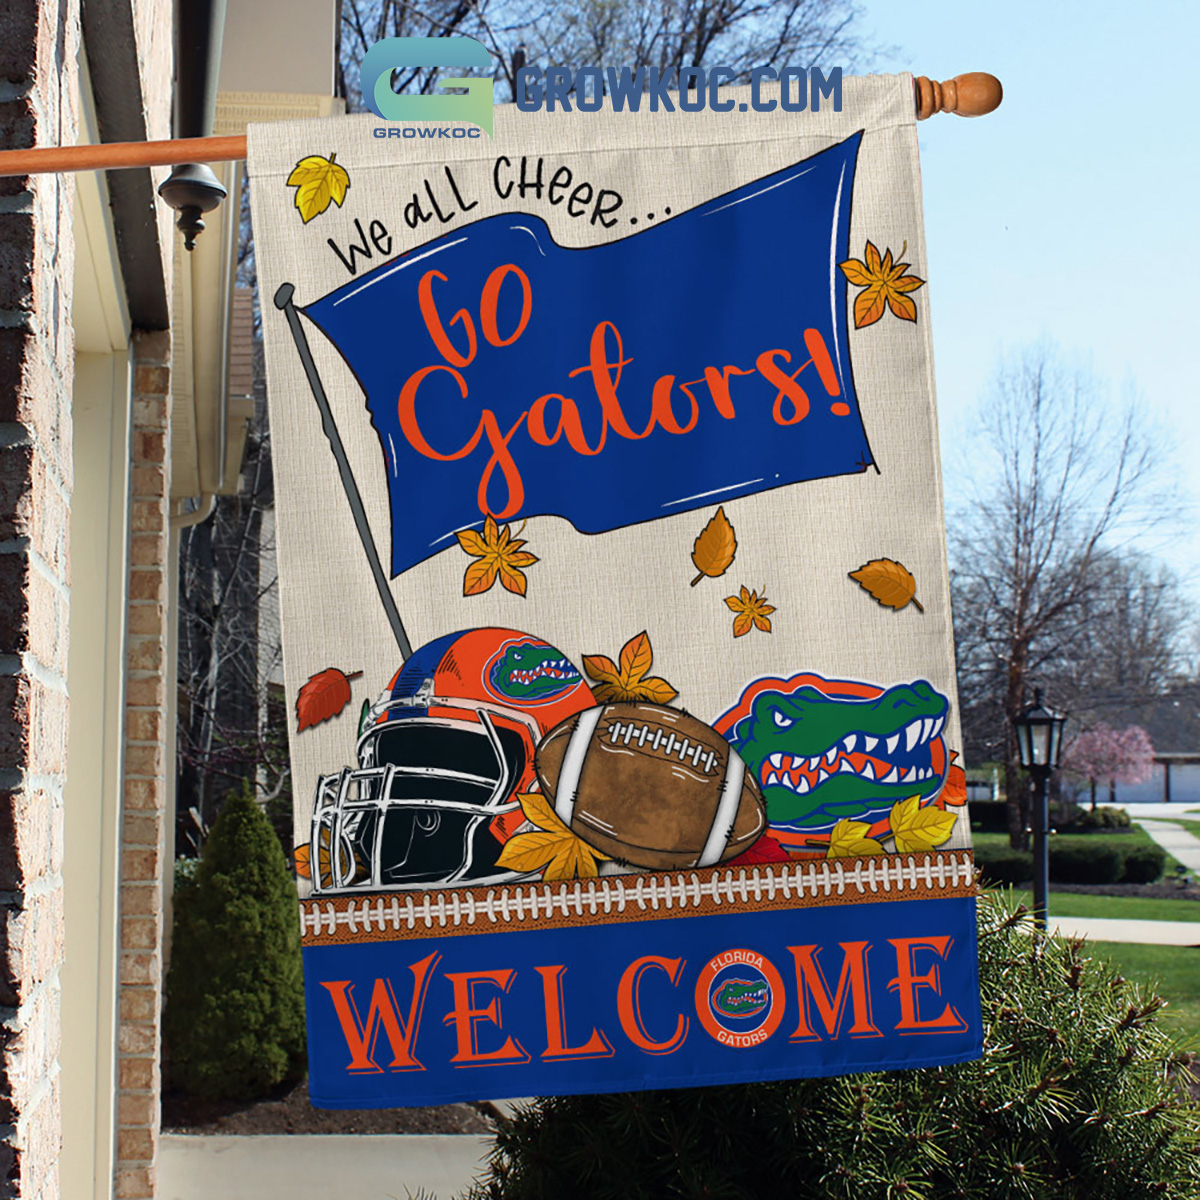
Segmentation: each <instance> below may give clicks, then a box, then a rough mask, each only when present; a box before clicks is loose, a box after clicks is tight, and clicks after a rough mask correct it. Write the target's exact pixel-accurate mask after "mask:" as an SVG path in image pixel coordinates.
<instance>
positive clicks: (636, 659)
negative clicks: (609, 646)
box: [621, 630, 654, 685]
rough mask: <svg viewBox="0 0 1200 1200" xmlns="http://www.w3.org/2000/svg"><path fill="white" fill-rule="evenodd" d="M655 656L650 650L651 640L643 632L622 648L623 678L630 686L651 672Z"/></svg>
mask: <svg viewBox="0 0 1200 1200" xmlns="http://www.w3.org/2000/svg"><path fill="white" fill-rule="evenodd" d="M653 661H654V655H653V653H652V652H651V650H650V639H649V638H648V637H647V636H646V631H645V630H642V632H641V633H639V634H638V635H637V637H633V638H630V639H629V641H627V642H626V643H625V645H624V646H622V647H621V678H622V680H623V681H624V682H625V683H626V684H627V685H628V684H631V683H637V681H638V680H639V679H641V677H642V676H643V675H645V673H646V672H647V671H648V670H650V664H651V663H652V662H653Z"/></svg>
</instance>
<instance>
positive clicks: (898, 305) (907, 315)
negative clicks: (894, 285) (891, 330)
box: [887, 291, 917, 321]
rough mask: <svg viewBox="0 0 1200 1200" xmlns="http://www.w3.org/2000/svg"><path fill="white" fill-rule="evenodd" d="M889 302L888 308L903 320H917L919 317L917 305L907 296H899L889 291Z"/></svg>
mask: <svg viewBox="0 0 1200 1200" xmlns="http://www.w3.org/2000/svg"><path fill="white" fill-rule="evenodd" d="M887 302H888V308H890V309H891V310H892V312H893V313H895V314H896V316H898V317H899V318H900V319H901V320H902V321H915V320H916V319H917V306H916V305H915V304H914V303H913V302H912V301H911V300H910V299H909V298H908V297H907V296H898V295H896V294H894V293H892V292H890V291H889V292H888V298H887Z"/></svg>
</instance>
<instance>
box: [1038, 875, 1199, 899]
mask: <svg viewBox="0 0 1200 1200" xmlns="http://www.w3.org/2000/svg"><path fill="white" fill-rule="evenodd" d="M1022 886H1023V887H1024V888H1025V889H1026V890H1029V889H1032V887H1033V883H1032V881H1030V882H1026V883H1025V884H1023V885H1022ZM1050 891H1051V892H1077V893H1078V894H1080V895H1087V896H1140V897H1143V898H1144V899H1147V900H1195V901H1197V902H1200V885H1197V884H1194V883H1190V884H1188V886H1187V887H1185V888H1181V887H1180V886H1179V884H1178V883H1172V882H1170V881H1169V880H1165V879H1164V880H1163V881H1162V882H1161V883H1051V884H1050Z"/></svg>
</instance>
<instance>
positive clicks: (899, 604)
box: [850, 558, 925, 613]
mask: <svg viewBox="0 0 1200 1200" xmlns="http://www.w3.org/2000/svg"><path fill="white" fill-rule="evenodd" d="M850 578H851V579H853V580H854V581H855V582H856V583H857V584H858V586H859V587H861V588H863V589H864V590H866V591H867V592H869V593H870V594H871V595H872V596H873V597H874V598H875V599H876V600H878V601H879V603H880V604H882V605H883V607H884V608H894V609H896V610H897V611H899V610H900V609H902V608H903V607H904V606H905V605H906V604H908V603H909V602H911V603H912V605H913V607H914V608H915V609H916V610H917V612H922V613H923V612H924V611H925V607H924V605H922V603H921V602H920V600H918V599H917V597H916V591H917V581H916V580H915V579H914V578H913V577H912V575H911V574H910V573H909V571H908V568H907V567H905V566H904V564H903V563H898V562H896V561H895V560H894V559H890V558H873V559H871V561H870V562H869V563H864V564H863V565H862V566H861V567H859V568H858V570H857V571H851V572H850Z"/></svg>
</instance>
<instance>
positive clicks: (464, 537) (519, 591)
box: [456, 514, 538, 596]
mask: <svg viewBox="0 0 1200 1200" xmlns="http://www.w3.org/2000/svg"><path fill="white" fill-rule="evenodd" d="M456 536H457V537H458V544H459V545H460V546H461V547H462V548H463V549H464V550H465V551H466V552H467V553H468V554H469V555H471V557H472V558H477V559H478V560H479V561H478V562H473V563H472V564H471V565H470V566H469V567H468V568H467V569H466V572H465V573H464V575H463V595H464V596H478V595H479V594H480V593H481V592H486V591H489V590H490V589H491V586H492V584H494V583H495V582H496V579H497V577H499V579H500V583H501V584H502V585H503V586H504V587H505V588H506V589H507V590H508V591H510V592H513V593H515V594H516V595H518V596H524V595H525V588H526V586H527V584H526V579H525V572H524V571H523V570H522V569H521V568H522V567H531V566H533V564H534V563H535V562H537V561H538V558H537V555H535V554H530V553H529V551H528V550H522V549H521V547H522V546H524V545H525V543H524V542H523V541H522V540H521V539H520V538H514V537H513V536H512V526H511V525H505V526H504V528H503V529H501V528H499V527H498V526H497V525H496V519H495V517H493V516H491V515H490V514H489V516H488V518H487V520H486V521H484V523H483V533H482V534H479V533H477V532H476V531H475V530H474V529H463V530H460V531H459V533H458V534H457V535H456Z"/></svg>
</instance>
